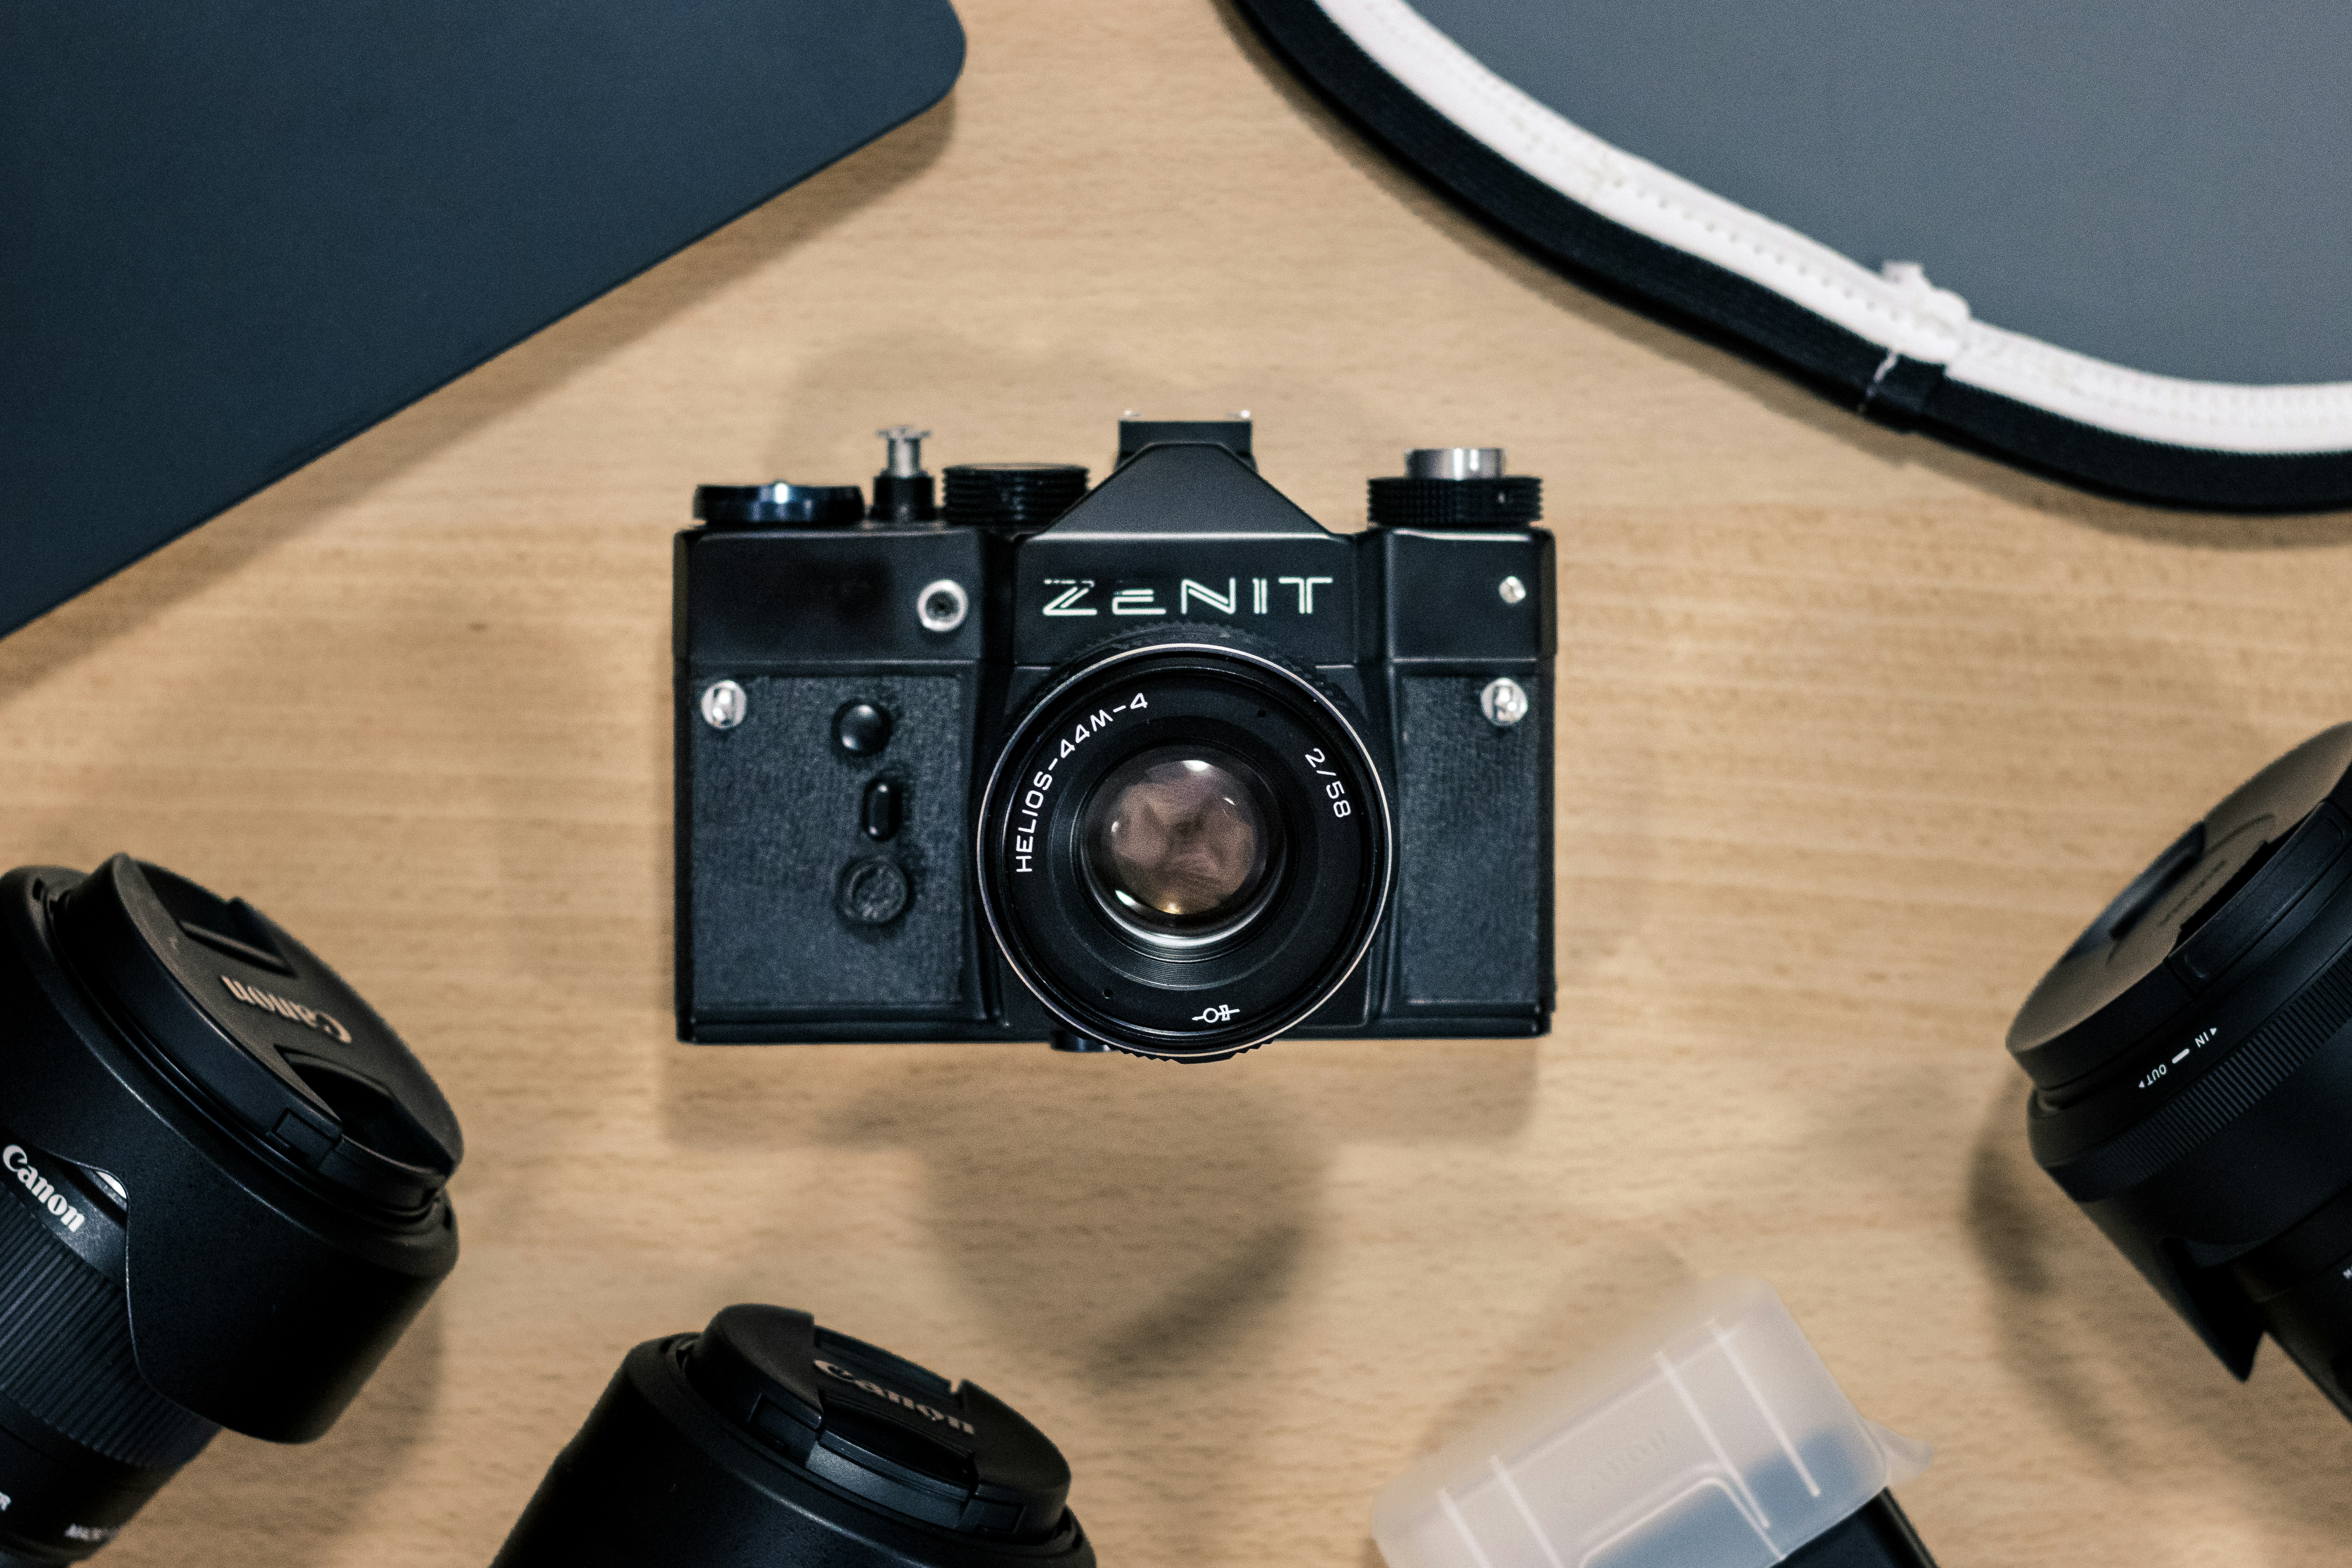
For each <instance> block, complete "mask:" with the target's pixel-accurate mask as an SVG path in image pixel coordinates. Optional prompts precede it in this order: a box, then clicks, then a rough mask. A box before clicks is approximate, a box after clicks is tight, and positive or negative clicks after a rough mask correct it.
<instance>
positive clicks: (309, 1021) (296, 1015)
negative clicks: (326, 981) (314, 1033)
mask: <svg viewBox="0 0 2352 1568" xmlns="http://www.w3.org/2000/svg"><path fill="white" fill-rule="evenodd" d="M220 983H221V984H223V985H226V986H227V987H228V994H230V995H232V996H234V997H236V999H237V1000H238V1001H240V1002H242V1003H244V1004H245V1005H247V1006H248V1007H258V1008H260V1009H261V1010H262V1011H263V1012H265V1013H275V1014H277V1015H278V1016H279V1017H281V1018H291V1019H292V1020H293V1021H294V1022H296V1023H298V1024H299V1025H301V1026H303V1027H305V1028H310V1029H316V1030H318V1031H319V1033H320V1034H322V1035H330V1036H332V1037H334V1038H336V1039H338V1040H341V1041H342V1042H343V1044H345V1045H347V1046H348V1045H350V1044H351V1043H352V1032H351V1031H350V1030H349V1029H346V1028H344V1027H343V1026H341V1024H339V1023H337V1022H335V1016H334V1015H333V1014H332V1013H321V1012H320V1011H319V1010H318V1009H317V1008H316V1007H305V1006H304V1005H302V1004H301V1003H299V1002H289V1001H288V1000H286V998H285V997H283V996H274V995H272V994H269V993H268V992H267V991H264V990H263V989H262V988H261V987H260V986H258V985H247V984H243V983H242V982H240V981H236V980H231V979H230V978H229V977H228V976H227V975H226V974H224V975H222V976H221V977H220Z"/></svg>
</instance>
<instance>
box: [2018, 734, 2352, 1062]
mask: <svg viewBox="0 0 2352 1568" xmlns="http://www.w3.org/2000/svg"><path fill="white" fill-rule="evenodd" d="M2347 847H2352V724H2339V725H2337V726H2336V728H2334V729H2332V730H2327V731H2322V732H2321V733H2319V734H2317V735H2315V736H2313V737H2312V738H2311V739H2310V740H2308V741H2306V742H2304V743H2303V744H2302V745H2300V746H2297V747H2296V748H2295V749H2294V751H2292V752H2288V753H2287V754H2286V755H2285V756H2283V757H2281V758H2279V759H2278V761H2276V762H2274V763H2272V764H2271V765H2270V766H2268V767H2266V768H2264V769H2263V771H2262V772H2261V773H2257V774H2255V775H2254V776H2253V777H2252V779H2250V780H2248V781H2247V782H2246V783H2245V784H2242V785H2240V786H2239V787H2238V788H2237V789H2235V790H2233V791H2231V794H2230V795H2229V796H2228V798H2226V799H2224V800H2223V801H2222V802H2221V804H2220V805H2216V806H2215V807H2214V808H2213V809H2212V810H2211V811H2210V812H2208V813H2206V815H2205V816H2204V818H2203V820H2201V821H2200V822H2199V823H2198V824H2197V825H2196V826H2193V827H2191V828H2189V831H2188V832H2187V833H2185V834H2183V835H2181V837H2179V838H2178V839H2176V840H2175V841H2174V842H2173V844H2172V846H2171V847H2169V848H2168V849H2167V850H2165V851H2164V853H2163V854H2161V855H2159V856H2158V857H2157V858H2156V859H2155V860H2154V861H2153V862H2152V863H2151V864H2150V865H2149V866H2148V868H2147V869H2146V870H2145V871H2142V872H2141V873H2140V874H2139V876H2138V877H2137V878H2136V879H2134V880H2133V882H2132V884H2131V885H2130V886H2129V887H2127V888H2126V889H2124V890H2123V892H2122V893H2121V894H2120V895H2118V896H2117V897H2116V900H2115V901H2114V902H2113V903H2111V904H2109V905H2108V906H2107V908H2106V910H2105V911H2104V912H2102V913H2101V914H2100V916H2099V918H2098V919H2097V920H2096V921H2093V922H2092V923H2091V927H2090V929H2089V930H2087V931H2084V933H2083V934H2082V935H2081V936H2080V937H2078V938H2076V939H2075V941H2074V946H2072V947H2071V948H2069V949H2068V950H2067V951H2066V954H2065V956H2064V957H2063V958H2061V959H2060V960H2059V961H2058V963H2056V965H2054V966H2053V968H2052V969H2051V971H2050V973H2047V974H2045V975H2044V976H2042V983H2041V984H2038V985H2036V986H2035V987H2034V988H2033V994H2032V995H2031V996H2029V997H2028V998H2027V999H2026V1002H2025V1005H2024V1006H2023V1007H2022V1008H2021V1010H2020V1011H2019V1013H2018V1015H2017V1019H2016V1021H2015V1022H2014V1023H2013V1024H2011V1026H2010V1031H2009V1048H2010V1051H2011V1054H2012V1055H2013V1056H2015V1057H2016V1058H2017V1060H2018V1063H2019V1065H2020V1066H2021V1067H2023V1068H2025V1070H2026V1072H2027V1073H2028V1074H2030V1075H2031V1076H2032V1079H2033V1081H2034V1083H2035V1084H2036V1085H2037V1086H2039V1087H2040V1088H2041V1089H2043V1090H2044V1091H2050V1090H2056V1089H2064V1088H2065V1087H2066V1086H2067V1085H2069V1084H2072V1083H2074V1081H2076V1080H2078V1079H2084V1078H2085V1077H2086V1076H2087V1075H2089V1074H2092V1073H2094V1072H2095V1071H2096V1070H2097V1069H2099V1068H2102V1067H2104V1066H2106V1065H2107V1064H2108V1063H2110V1062H2112V1061H2114V1060H2116V1058H2117V1057H2118V1055H2119V1054H2120V1053H2122V1052H2124V1051H2125V1050H2126V1049H2127V1048H2128V1047H2131V1046H2133V1045H2135V1044H2137V1042H2139V1041H2140V1040H2142V1039H2145V1038H2146V1037H2147V1036H2148V1034H2149V1033H2150V1032H2151V1031H2153V1030H2155V1029H2156V1028H2158V1026H2162V1025H2164V1024H2165V1023H2166V1022H2167V1021H2168V1020H2169V1019H2171V1018H2172V1017H2174V1016H2176V1015H2178V1014H2179V1013H2180V1012H2181V1011H2182V1010H2183V1009H2184V1008H2186V1007H2188V1006H2189V1005H2190V1004H2191V1003H2192V1002H2195V1001H2197V1000H2199V999H2200V998H2202V997H2205V996H2207V995H2209V994H2217V993H2218V992H2219V990H2220V989H2221V988H2222V987H2224V986H2229V985H2233V984H2239V983H2240V981H2241V978H2242V976H2243V975H2245V974H2246V973H2250V972H2251V971H2252V970H2254V969H2257V968H2259V967H2261V966H2262V965H2263V963H2266V962H2267V961H2268V960H2269V958H2270V957H2271V956H2272V955H2273V953H2275V952H2278V951H2279V950H2280V949H2281V948H2282V947H2283V946H2284V944H2285V943H2286V942H2288V941H2289V940H2290V939H2291V938H2292V937H2293V936H2294V934H2295V933H2296V932H2298V931H2302V930H2303V929H2304V927H2305V925H2307V924H2308V923H2309V922H2310V921H2311V920H2312V918H2313V916H2314V915H2315V914H2316V913H2317V912H2318V910H2319V909H2320V907H2321V906H2322V904H2323V903H2324V902H2325V901H2326V898H2325V897H2324V896H2323V895H2326V894H2328V893H2331V892H2332V891H2333V890H2334V889H2336V887H2337V886H2338V885H2340V884H2341V883H2342V881H2343V880H2344V879H2345V877H2346V876H2347V873H2352V859H2347V857H2346V850H2347Z"/></svg>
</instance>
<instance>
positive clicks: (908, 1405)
mask: <svg viewBox="0 0 2352 1568" xmlns="http://www.w3.org/2000/svg"><path fill="white" fill-rule="evenodd" d="M816 1369H817V1371H819V1372H821V1373H824V1374H825V1375H826V1376H827V1377H837V1378H839V1379H841V1381H842V1382H844V1383H846V1384H855V1385H856V1386H857V1387H859V1388H862V1389H864V1390H865V1391H866V1393H868V1394H872V1395H874V1396H875V1397H876V1398H877V1399H887V1400H888V1401H889V1402H890V1403H891V1404H893V1405H898V1406H899V1407H900V1408H902V1409H906V1410H911V1411H913V1412H914V1413H915V1414H916V1415H924V1416H928V1417H929V1418H930V1419H931V1420H933V1421H944V1422H946V1423H947V1424H948V1425H949V1426H952V1427H954V1428H955V1429H956V1430H957V1431H959V1432H965V1433H970V1434H971V1435H972V1436H978V1435H979V1432H980V1429H979V1428H978V1427H976V1426H973V1425H972V1424H971V1422H969V1421H965V1420H961V1419H959V1418H958V1417H956V1416H953V1415H949V1414H948V1413H947V1412H946V1411H944V1410H934V1409H932V1408H931V1407H930V1406H929V1405H924V1404H921V1403H919V1402H918V1401H916V1400H912V1399H909V1398H908V1397H907V1396H906V1395H905V1394H901V1393H899V1392H898V1390H897V1389H895V1388H885V1387H883V1386H882V1385H881V1384H878V1383H876V1382H874V1381H873V1380H872V1379H870V1378H864V1377H860V1376H858V1375H857V1374H856V1373H854V1372H851V1371H848V1370H847V1369H845V1368H843V1367H838V1366H835V1365H834V1364H833V1363H831V1362H829V1361H819V1362H818V1363H816Z"/></svg>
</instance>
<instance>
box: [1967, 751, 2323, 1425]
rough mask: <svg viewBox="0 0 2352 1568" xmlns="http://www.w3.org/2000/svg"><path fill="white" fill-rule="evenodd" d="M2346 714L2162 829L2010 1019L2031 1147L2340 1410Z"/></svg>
mask: <svg viewBox="0 0 2352 1568" xmlns="http://www.w3.org/2000/svg"><path fill="white" fill-rule="evenodd" d="M2348 771H2352V725H2344V726H2339V727H2337V728H2336V729H2333V730H2329V731H2326V732H2325V733H2323V734H2320V735H2318V736H2315V737H2314V738H2313V739H2312V740H2310V741H2308V742H2305V743H2304V744H2303V745H2301V746H2299V747H2297V748H2296V749H2295V750H2294V751H2293V752H2289V753H2288V754H2287V755H2285V756H2284V757H2282V758H2281V759H2279V760H2278V761H2277V762H2275V763H2272V764H2271V765H2270V766H2269V767H2267V768H2265V769H2263V772H2262V773H2258V774H2257V775H2255V777H2254V778H2252V780H2250V781H2249V782H2248V783H2247V784H2244V785H2242V787H2241V788H2239V789H2238V790H2236V791H2235V792H2234V793H2232V794H2231V795H2230V796H2229V797H2228V798H2227V799H2225V800H2223V801H2222V802H2221V804H2220V805H2217V806H2215V807H2214V808H2213V810H2212V811H2211V812H2210V813H2208V814H2207V815H2206V816H2205V818H2204V819H2203V820H2202V821H2201V822H2200V823H2198V824H2197V825H2196V826H2193V827H2191V828H2190V829H2189V831H2188V832H2187V833H2186V834H2184V835H2182V836H2181V837H2179V839H2177V840H2175V841H2174V843H2173V844H2172V845H2171V847H2168V849H2166V850H2165V851H2164V853H2163V854H2161V855H2159V856H2158V858H2156V859H2155V861H2153V862H2152V863H2151V864H2150V865H2149V866H2148V868H2147V869H2146V870H2145V871H2143V872H2142V873H2141V874H2140V875H2139V876H2138V877H2137V878H2136V879H2134V880H2133V882H2132V883H2131V885H2130V886H2129V887H2127V888H2126V889H2124V891H2123V892H2122V893H2121V894H2120V895H2118V896H2117V897H2116V900H2115V901H2114V902H2112V903H2111V904H2109V905H2108V907H2107V908H2106V910H2105V911H2103V912H2102V913H2101V914H2100V916H2099V918H2098V919H2097V920H2096V921H2094V922H2093V923H2092V925H2091V926H2090V928H2089V929H2088V930H2087V931H2084V933H2083V935H2082V936H2081V937H2079V938H2078V939H2077V940H2076V941H2075V942H2074V946H2072V947H2071V948H2069V949H2068V950H2067V952H2066V953H2065V955H2064V956H2063V957H2062V958H2061V959H2060V960H2059V961H2058V963H2057V964H2056V965H2054V966H2053V968H2052V969H2051V971H2050V973H2048V974H2047V975H2045V976H2044V977H2043V978H2042V982H2041V984H2038V985H2037V986H2036V987H2035V988H2034V990H2033V993H2032V995H2031V996H2029V997H2028V998H2027V1000H2026V1003H2025V1005H2024V1006H2023V1007H2022V1008H2021V1010H2020V1012H2019V1013H2018V1016H2017V1019H2016V1021H2015V1022H2014V1023H2013V1024H2012V1025H2011V1028H2010V1035H2009V1048H2010V1050H2011V1053H2012V1054H2013V1055H2015V1057H2016V1058H2017V1060H2018V1062H2019V1065H2020V1066H2021V1067H2022V1068H2024V1069H2025V1071H2026V1072H2027V1074H2028V1075H2029V1076H2030V1077H2031V1078H2032V1080H2033V1083H2034V1086H2035V1087H2034V1092H2033V1094H2032V1097H2031V1100H2029V1103H2028V1116H2027V1132H2028V1137H2029V1141H2030V1142H2031V1144H2032V1150H2033V1153H2034V1158H2035V1159H2036V1161H2037V1162H2038V1163H2040V1164H2041V1165H2042V1169H2044V1170H2045V1171H2047V1172H2049V1173H2050V1174H2051V1176H2052V1177H2053V1179H2054V1180H2056V1182H2057V1183H2058V1184H2059V1185H2060V1186H2061V1187H2062V1188H2063V1189H2064V1191H2065V1192H2066V1194H2068V1195H2069V1196H2070V1197H2072V1198H2073V1199H2074V1201H2075V1202H2076V1203H2077V1204H2079V1205H2082V1207H2083V1209H2084V1212H2085V1213H2087V1214H2088V1215H2090V1216H2091V1218H2092V1219H2093V1220H2094V1221H2095V1222H2096V1223H2097V1224H2098V1226H2099V1227H2100V1228H2101V1229H2102V1230H2104V1231H2105V1232H2106V1234H2107V1236H2108V1237H2109V1238H2110V1239H2112V1240H2113V1241H2114V1242H2115V1243H2116V1246H2117V1247H2119V1248H2120V1249H2121V1250H2122V1251H2123V1252H2124V1254H2125V1255H2126V1257H2128V1258H2130V1259H2131V1260H2132V1262H2133V1263H2134V1264H2135V1265H2136V1266H2137V1268H2139V1269H2140V1271H2141V1272H2142V1273H2143V1274H2145V1275H2146V1276H2147V1279H2149V1281H2150V1282H2151V1283H2153V1284H2154V1285H2155V1286H2156V1287H2157V1289H2158V1290H2159V1291H2161V1292H2162V1293H2163V1294H2164V1296H2165V1298H2166V1299H2167V1300H2168V1301H2169V1302H2170V1303H2171V1304H2172V1305H2173V1307H2174V1308H2175V1309H2176V1310H2179V1312H2180V1314H2181V1315H2182V1316H2183V1317H2184V1318H2186V1319H2187V1320H2188V1321H2189V1324H2190V1325H2191V1326H2192V1327H2193V1328H2195V1329H2196V1330H2197V1331H2198V1332H2199V1334H2200V1335H2201V1336H2202V1337H2203V1339H2204V1340H2205V1342H2206V1343H2207V1344H2208V1345H2209V1346H2210V1348H2211V1349H2212V1350H2213V1352H2214V1353H2215V1354H2216V1355H2218V1356H2220V1357H2221V1360H2222V1361H2223V1363H2226V1364H2227V1365H2228V1366H2229V1367H2230V1368H2231V1370H2232V1371H2233V1372H2235V1373H2237V1374H2238V1375H2239V1376H2241V1377H2243V1376H2245V1375H2246V1374H2247V1373H2249V1372H2250V1371H2251V1370H2252V1365H2253V1358H2254V1352H2255V1349H2256V1347H2257V1345H2258V1344H2259V1342H2260V1341H2261V1338H2262V1335H2263V1333H2264V1332H2265V1331H2267V1332H2269V1333H2270V1334H2271V1335H2272V1337H2273V1338H2274V1339H2276V1340H2277V1341H2278V1342H2279V1343H2280V1344H2281V1345H2282V1346H2283V1347H2284V1349H2285V1350H2286V1351H2287V1352H2288V1354H2289V1355H2291V1356H2292V1357H2294V1360H2295V1362H2296V1363H2297V1364H2299V1365H2300V1366H2302V1367H2303V1369H2304V1371H2305V1373H2308V1374H2309V1375H2310V1376H2311V1378H2312V1379H2313V1381H2315V1382H2316V1383H2317V1384H2319V1385H2320V1387H2321V1388H2322V1389H2323V1390H2325V1391H2326V1394H2327V1395H2328V1397H2329V1398H2331V1399H2333V1400H2334V1401H2335V1402H2336V1405H2337V1406H2338V1407H2339V1408H2341V1409H2343V1410H2344V1411H2345V1412H2346V1413H2347V1415H2352V776H2347V773H2348Z"/></svg>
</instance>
